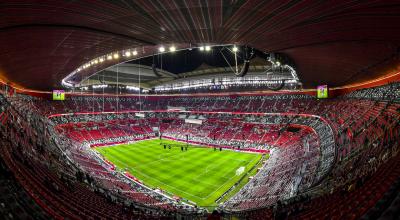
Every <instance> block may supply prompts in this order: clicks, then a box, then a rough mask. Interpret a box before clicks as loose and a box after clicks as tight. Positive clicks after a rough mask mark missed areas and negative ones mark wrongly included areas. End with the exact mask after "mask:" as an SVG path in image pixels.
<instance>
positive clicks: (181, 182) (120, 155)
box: [96, 139, 262, 206]
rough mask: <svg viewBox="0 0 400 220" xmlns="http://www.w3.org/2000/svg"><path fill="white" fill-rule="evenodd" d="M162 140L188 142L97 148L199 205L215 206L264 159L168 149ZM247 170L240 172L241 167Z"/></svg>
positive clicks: (149, 182) (228, 152) (151, 182)
mask: <svg viewBox="0 0 400 220" xmlns="http://www.w3.org/2000/svg"><path fill="white" fill-rule="evenodd" d="M160 143H167V144H173V145H184V143H181V142H177V141H172V140H165V139H164V140H159V139H152V140H145V141H139V142H136V143H133V144H126V145H117V146H110V147H100V148H96V150H97V151H98V152H100V153H101V154H102V155H103V156H104V157H105V158H106V159H107V160H109V161H111V162H112V163H114V164H115V165H116V166H117V168H120V169H127V170H128V171H129V172H130V173H131V174H132V175H133V176H135V177H137V178H138V179H139V180H141V181H142V182H143V183H144V184H146V185H147V186H150V187H152V188H157V187H158V188H160V189H162V190H165V191H167V192H169V193H171V194H173V195H178V196H180V197H182V198H185V199H189V200H191V201H193V202H195V203H196V204H197V205H198V206H215V205H217V204H215V200H216V199H217V198H219V197H220V196H221V195H222V194H223V193H224V192H226V191H227V190H228V189H229V188H230V187H231V186H233V185H234V184H235V183H236V182H237V181H239V179H240V178H241V177H242V176H243V175H245V174H246V172H247V171H248V170H249V169H251V168H252V167H253V166H255V165H256V164H257V162H258V161H259V160H260V159H261V157H262V156H261V155H260V154H253V153H243V152H236V151H231V150H222V151H219V150H217V151H214V149H213V148H205V147H195V148H192V147H189V148H188V151H183V152H182V151H181V148H180V147H172V148H171V149H168V148H167V149H164V147H163V146H162V145H160ZM242 166H244V167H245V172H243V174H241V175H236V170H237V169H238V168H239V167H242Z"/></svg>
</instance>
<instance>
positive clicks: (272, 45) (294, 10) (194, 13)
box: [0, 0, 400, 90]
mask: <svg viewBox="0 0 400 220" xmlns="http://www.w3.org/2000/svg"><path fill="white" fill-rule="evenodd" d="M0 18H1V19H0V74H1V77H2V78H3V79H4V80H6V81H9V82H11V83H14V84H16V85H19V86H21V87H25V88H29V89H35V90H51V89H53V88H60V87H61V83H60V82H61V80H62V79H63V78H64V77H66V76H67V75H68V74H70V73H71V72H73V71H74V70H75V69H76V68H77V67H79V66H80V65H82V63H85V62H87V61H89V60H92V59H93V58H96V57H99V56H101V55H104V54H108V53H110V52H113V51H117V50H123V49H126V48H133V47H137V48H144V46H147V47H152V46H153V47H155V48H156V47H158V46H159V45H166V44H176V45H177V46H179V45H181V44H182V45H183V44H185V45H187V44H191V45H194V46H196V45H203V44H238V45H249V46H251V47H254V48H257V49H259V50H261V51H263V52H268V53H269V52H279V53H283V54H286V55H288V56H289V57H291V59H292V60H294V62H295V64H296V68H297V72H298V75H299V77H300V78H301V80H302V82H303V85H304V86H305V87H313V86H315V85H317V84H329V85H331V86H343V85H346V84H349V83H354V82H360V81H365V80H370V79H374V78H376V77H378V76H380V75H383V74H387V73H389V72H391V71H393V70H394V69H396V68H397V70H398V69H399V67H400V66H399V62H398V57H399V51H400V48H399V45H400V38H399V36H400V2H399V1H334V2H332V1H283V0H276V1H264V0H257V1H242V0H231V1H226V0H222V1H218V0H209V1H207V0H198V1H194V0H187V1H180V0H168V1H160V0H159V1H156V0H154V1H148V0H137V1H29V0H25V1H15V0H12V1H6V0H5V1H2V2H1V3H0Z"/></svg>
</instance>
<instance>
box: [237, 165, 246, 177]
mask: <svg viewBox="0 0 400 220" xmlns="http://www.w3.org/2000/svg"><path fill="white" fill-rule="evenodd" d="M243 172H244V167H239V168H238V169H237V170H236V176H239V175H241V174H242V173H243Z"/></svg>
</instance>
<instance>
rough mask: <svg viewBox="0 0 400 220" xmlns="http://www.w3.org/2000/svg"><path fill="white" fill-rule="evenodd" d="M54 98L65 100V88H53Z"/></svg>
mask: <svg viewBox="0 0 400 220" xmlns="http://www.w3.org/2000/svg"><path fill="white" fill-rule="evenodd" d="M53 100H61V101H63V100H65V91H64V90H53Z"/></svg>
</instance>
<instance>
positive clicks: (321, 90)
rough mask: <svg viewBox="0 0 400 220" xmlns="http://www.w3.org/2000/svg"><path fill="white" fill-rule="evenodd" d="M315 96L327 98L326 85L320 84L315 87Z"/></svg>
mask: <svg viewBox="0 0 400 220" xmlns="http://www.w3.org/2000/svg"><path fill="white" fill-rule="evenodd" d="M317 98H319V99H326V98H328V86H327V85H321V86H318V87H317Z"/></svg>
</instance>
